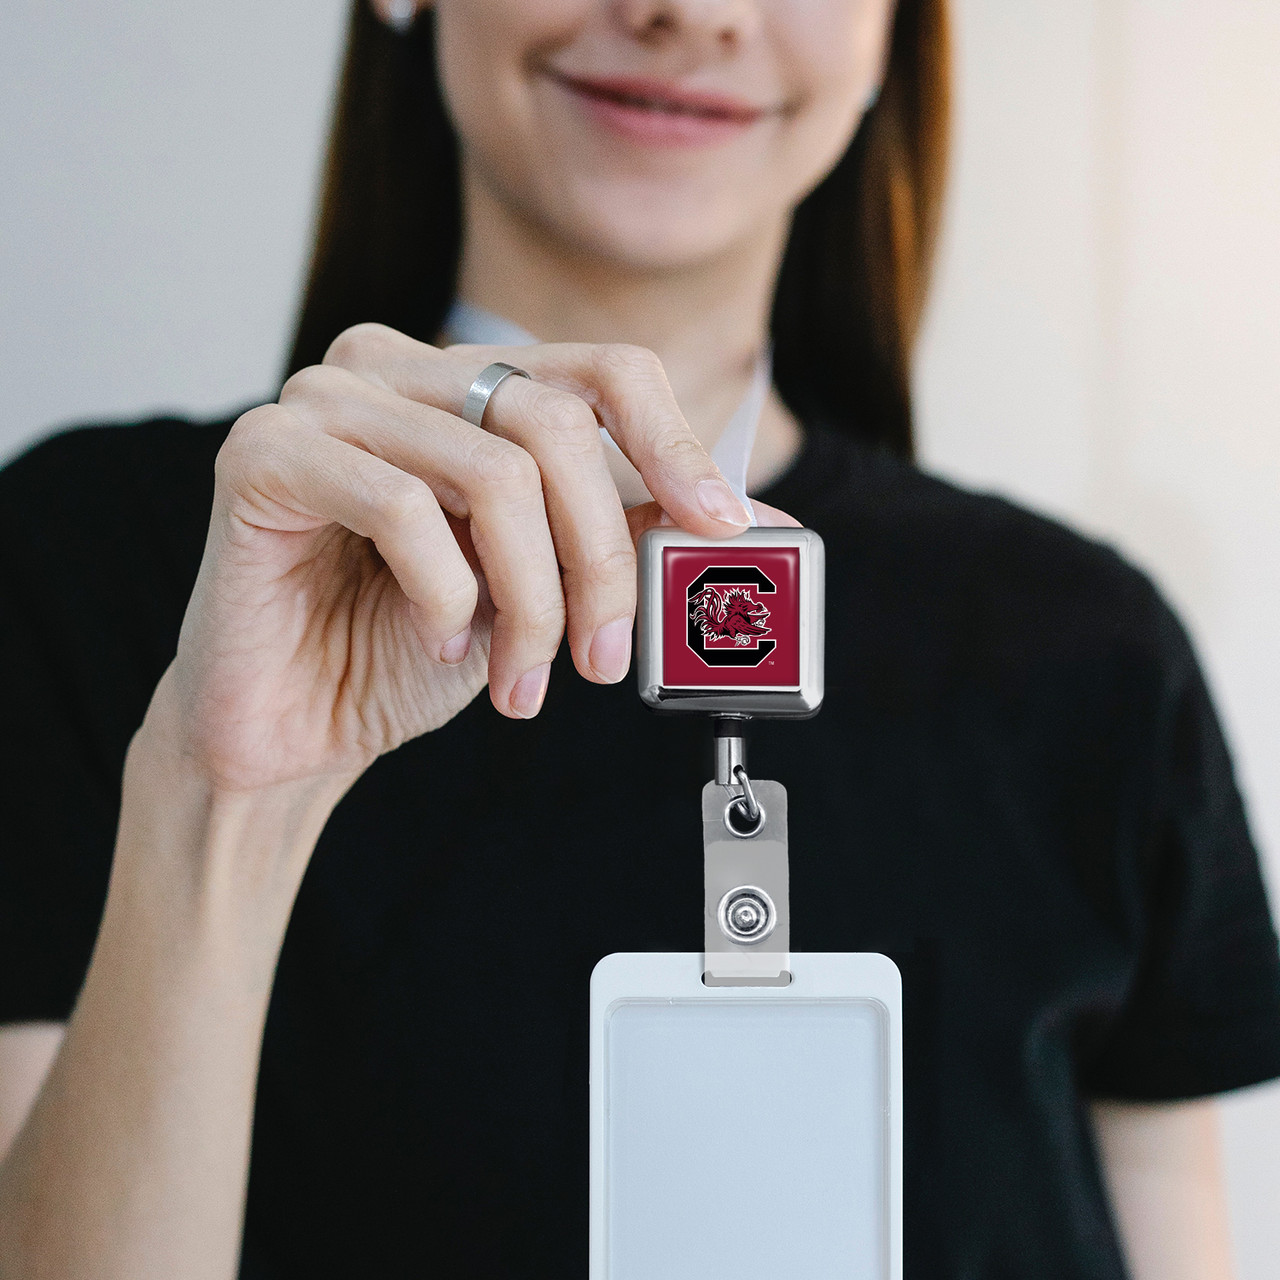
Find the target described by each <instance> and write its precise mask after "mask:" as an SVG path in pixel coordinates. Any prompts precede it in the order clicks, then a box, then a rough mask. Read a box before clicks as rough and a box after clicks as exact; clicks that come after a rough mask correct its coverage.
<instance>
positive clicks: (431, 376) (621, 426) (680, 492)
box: [325, 325, 751, 538]
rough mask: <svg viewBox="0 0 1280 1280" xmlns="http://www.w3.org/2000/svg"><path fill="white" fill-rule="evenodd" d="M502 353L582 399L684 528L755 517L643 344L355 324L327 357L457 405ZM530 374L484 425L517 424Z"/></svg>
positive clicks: (505, 387)
mask: <svg viewBox="0 0 1280 1280" xmlns="http://www.w3.org/2000/svg"><path fill="white" fill-rule="evenodd" d="M498 359H504V360H508V361H510V362H511V363H514V364H517V365H519V366H520V367H521V368H523V369H526V370H528V372H529V373H530V374H531V375H532V376H533V378H534V379H535V380H536V381H538V382H542V383H546V384H549V385H551V386H554V387H559V388H560V389H561V390H563V391H568V392H571V393H572V394H573V395H575V396H577V397H579V398H580V399H581V400H583V401H584V402H585V403H586V405H587V406H588V408H589V409H591V411H592V414H593V416H594V417H595V418H596V419H597V420H598V422H599V423H600V425H602V426H603V427H604V428H605V429H606V430H607V431H608V432H609V434H610V435H611V436H612V437H613V438H614V440H615V441H617V443H618V445H619V447H620V448H621V449H622V451H623V453H625V454H626V456H627V457H628V459H629V460H630V461H631V463H632V465H633V466H635V468H636V469H637V470H638V471H639V472H640V474H641V476H642V477H643V479H644V481H645V484H646V485H647V486H648V488H649V492H650V493H651V494H653V496H654V498H655V499H656V500H657V501H658V502H659V503H661V505H662V507H663V508H664V509H665V510H666V511H668V512H669V513H670V514H671V516H672V518H673V519H674V520H675V522H676V523H677V524H679V525H680V526H681V528H684V529H688V530H689V532H690V533H697V534H701V535H703V536H705V537H711V538H724V537H730V536H732V535H733V534H735V533H740V532H741V531H742V530H743V529H745V528H746V527H747V526H748V525H749V524H750V522H751V518H750V515H749V514H748V513H747V511H746V510H745V509H744V508H743V506H742V504H741V503H740V502H739V501H738V499H737V498H736V497H735V496H734V494H733V491H732V490H731V489H730V488H729V486H728V484H727V483H726V482H725V479H724V476H723V475H722V474H721V473H720V470H719V468H718V467H717V466H716V465H715V463H714V462H712V460H711V457H710V455H709V454H708V453H707V451H706V450H705V449H704V448H703V447H702V445H701V443H700V442H699V441H698V438H697V437H696V436H695V435H694V434H693V432H692V430H691V429H690V427H689V424H688V423H687V422H686V421H685V419H684V415H683V414H682V413H681V412H680V409H679V406H678V405H677V404H676V401H675V396H674V394H673V393H672V391H671V385H670V383H669V382H668V381H667V376H666V373H665V372H664V371H663V368H662V362H661V361H660V360H659V359H658V357H657V356H656V355H655V354H654V353H653V352H652V351H650V350H648V349H647V348H645V347H638V346H632V345H629V344H625V343H603V344H601V343H548V344H540V345H537V346H532V347H520V348H507V347H483V346H454V347H448V348H445V349H444V350H441V349H440V348H438V347H433V346H430V345H429V344H427V343H422V342H417V341H415V340H414V339H412V338H409V337H407V336H406V335H404V334H402V333H398V332H397V331H395V330H394V329H389V328H387V327H386V326H383V325H356V326H354V327H353V328H352V329H348V330H346V331H345V332H344V333H342V334H341V335H339V337H338V338H337V339H335V341H334V343H333V344H332V346H331V347H330V348H329V351H328V353H327V354H326V356H325V362H326V364H340V365H342V366H343V367H345V368H348V369H350V370H352V371H353V372H355V373H358V374H359V375H360V376H361V377H364V378H366V379H369V380H370V381H377V382H381V383H382V385H384V386H386V387H388V388H389V389H391V390H394V391H396V392H397V394H399V395H402V396H406V397H408V398H409V399H413V400H418V401H420V402H422V403H426V404H434V405H437V406H438V407H441V408H445V409H447V410H449V411H450V412H452V413H455V414H456V413H458V412H460V411H461V406H462V402H463V399H464V398H465V396H466V392H467V388H468V387H469V386H470V385H471V382H472V380H473V379H474V378H475V376H476V374H477V373H479V372H480V370H481V369H482V368H483V367H484V366H485V365H486V364H488V363H489V362H490V361H492V360H498ZM523 382H524V380H523V379H517V378H508V379H507V380H506V381H505V382H503V384H502V385H501V386H500V387H499V388H498V389H497V391H495V392H494V394H493V397H492V399H491V400H490V402H489V407H488V409H487V411H486V414H485V422H484V425H485V427H486V428H487V429H489V430H495V431H499V432H503V433H508V432H511V431H514V430H516V429H517V427H518V409H517V405H518V404H519V403H520V395H521V391H522V386H521V384H522V383H523ZM504 393H505V394H504Z"/></svg>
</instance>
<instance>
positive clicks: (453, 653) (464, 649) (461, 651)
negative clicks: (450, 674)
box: [440, 624, 471, 667]
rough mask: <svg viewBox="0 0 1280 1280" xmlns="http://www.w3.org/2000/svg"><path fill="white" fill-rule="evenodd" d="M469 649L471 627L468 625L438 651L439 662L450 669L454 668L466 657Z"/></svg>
mask: <svg viewBox="0 0 1280 1280" xmlns="http://www.w3.org/2000/svg"><path fill="white" fill-rule="evenodd" d="M470 649H471V627H470V625H469V624H468V625H467V626H465V627H463V629H462V630H461V631H459V632H458V634H457V635H456V636H454V637H453V639H452V640H448V641H446V642H445V644H444V647H443V648H442V649H441V650H440V661H441V662H447V663H448V664H449V665H450V666H451V667H456V666H457V665H458V663H460V662H461V661H462V660H463V658H465V657H466V656H467V654H468V652H470Z"/></svg>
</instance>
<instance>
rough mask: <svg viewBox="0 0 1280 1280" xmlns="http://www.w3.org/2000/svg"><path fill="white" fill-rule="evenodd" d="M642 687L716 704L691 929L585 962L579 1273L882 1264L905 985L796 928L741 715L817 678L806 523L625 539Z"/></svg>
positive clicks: (713, 1272)
mask: <svg viewBox="0 0 1280 1280" xmlns="http://www.w3.org/2000/svg"><path fill="white" fill-rule="evenodd" d="M639 551H640V565H641V591H640V608H639V617H638V644H637V666H638V670H639V675H640V691H641V696H642V697H643V698H644V700H645V701H646V702H647V703H648V704H649V705H650V706H652V707H653V708H654V709H655V710H659V711H664V712H673V711H701V712H704V713H708V714H710V715H712V716H714V717H715V719H716V739H715V748H716V750H715V778H714V780H713V781H711V782H709V783H707V785H706V786H705V787H704V788H703V792H702V828H703V854H704V857H703V902H702V911H701V920H700V921H699V920H698V918H697V914H696V912H695V911H694V910H693V909H692V908H693V904H690V907H691V910H690V932H691V935H692V936H698V934H700V935H701V942H702V950H701V951H692V950H691V951H681V952H657V953H651V954H647V953H618V954H614V955H607V956H605V957H604V958H603V959H602V960H601V961H600V962H599V963H598V964H597V965H596V968H595V971H594V972H593V974H592V977H591V1027H590V1054H591V1060H590V1108H591V1110H590V1151H591V1179H590V1273H589V1280H748V1278H750V1280H756V1278H759V1280H766V1278H768V1280H774V1278H775V1277H776V1278H778V1280H900V1277H901V1274H902V1220H901V1215H902V1030H901V1028H902V1017H901V1009H902V1001H901V987H900V979H899V975H898V970H897V968H896V967H895V966H894V964H893V962H892V961H890V960H889V959H887V958H886V957H884V956H881V955H876V954H873V953H861V952H848V953H844V952H840V953H832V952H817V953H815V952H793V951H792V950H791V924H792V922H791V914H790V883H789V866H788V856H787V841H788V833H787V794H786V789H785V788H784V787H783V786H782V784H781V783H778V782H773V781H767V780H761V779H753V778H751V777H750V776H749V775H748V773H747V770H746V745H745V741H746V740H745V733H746V725H747V722H748V721H749V720H750V719H751V718H753V717H758V716H768V717H773V718H793V717H805V716H809V715H813V714H814V713H815V712H816V711H817V710H818V707H819V706H820V704H821V701H822V593H823V583H822V543H821V539H819V538H818V536H817V535H816V534H815V533H813V532H812V531H810V530H806V529H777V528H772V529H751V530H748V531H747V532H746V533H744V534H742V535H740V536H739V537H737V538H733V539H729V540H727V541H713V540H711V539H702V538H696V537H693V536H692V535H688V534H685V533H683V532H681V531H680V530H677V529H665V528H660V529H656V530H651V531H649V532H648V533H646V534H645V535H644V537H643V538H642V539H641V541H640V548H639Z"/></svg>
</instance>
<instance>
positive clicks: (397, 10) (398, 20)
mask: <svg viewBox="0 0 1280 1280" xmlns="http://www.w3.org/2000/svg"><path fill="white" fill-rule="evenodd" d="M386 15H387V17H386V21H387V26H389V27H390V28H391V30H392V31H394V32H395V33H396V34H397V35H404V33H405V32H406V31H408V30H409V28H410V27H411V26H413V20H414V18H416V17H417V16H418V6H417V4H416V3H415V2H414V0H387V8H386Z"/></svg>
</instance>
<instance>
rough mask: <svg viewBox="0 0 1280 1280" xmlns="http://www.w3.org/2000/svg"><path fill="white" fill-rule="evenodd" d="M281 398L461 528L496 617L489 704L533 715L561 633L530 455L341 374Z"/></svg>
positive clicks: (296, 381)
mask: <svg viewBox="0 0 1280 1280" xmlns="http://www.w3.org/2000/svg"><path fill="white" fill-rule="evenodd" d="M280 398H281V404H284V405H287V406H288V408H289V409H290V411H291V412H293V413H294V414H296V415H297V416H298V417H299V418H300V419H301V420H302V421H304V422H305V423H307V424H308V425H309V426H310V427H312V428H313V429H314V430H315V431H316V432H317V433H318V434H326V433H327V435H329V436H336V437H339V438H341V439H342V440H343V441H344V442H346V443H348V444H349V445H354V446H358V447H359V448H360V449H361V450H368V451H369V452H370V453H371V454H374V455H376V456H377V457H379V458H381V459H383V460H385V461H386V462H387V463H389V464H391V465H392V466H394V467H395V468H398V469H400V470H401V471H403V472H404V473H406V474H408V475H411V476H413V477H414V478H415V479H416V480H417V481H418V482H419V483H425V486H427V487H429V488H430V489H431V490H433V491H434V493H435V495H436V497H437V498H438V499H439V502H440V504H441V505H442V506H443V507H444V509H445V510H446V511H448V512H449V513H450V514H451V515H453V516H455V517H461V518H466V519H467V520H468V522H469V532H470V541H471V544H472V547H473V549H474V553H475V556H476V558H477V560H478V562H479V564H480V566H481V568H482V570H483V574H484V580H485V584H486V587H487V590H488V594H489V597H490V599H491V602H492V605H493V609H494V616H493V634H492V639H491V643H490V648H489V694H490V698H491V699H492V700H493V704H494V706H495V707H496V708H497V709H498V710H499V711H501V712H503V714H506V715H512V716H518V717H528V716H532V715H534V714H536V713H537V711H538V709H539V707H540V706H541V704H542V698H543V695H544V694H545V692H546V685H547V678H548V676H549V674H550V666H551V661H552V659H553V658H554V657H555V654H556V650H557V649H558V648H559V647H560V641H561V638H562V636H563V634H564V626H565V601H564V593H563V591H562V587H561V579H560V569H559V565H558V563H557V560H556V548H555V544H554V543H553V541H552V536H551V530H550V528H549V525H548V518H547V512H546V509H545V505H544V502H543V488H542V476H541V473H540V471H539V468H538V464H537V462H536V461H535V460H534V459H533V457H532V456H531V455H530V454H529V453H527V452H526V451H525V450H523V449H521V448H518V447H517V446H516V445H514V444H511V443H509V442H508V441H506V440H502V439H500V438H498V437H497V436H494V435H492V434H490V433H488V432H484V431H479V430H477V429H476V428H474V427H471V426H470V425H469V424H467V423H464V422H462V421H460V420H459V419H458V418H456V417H454V416H453V415H451V414H448V413H446V412H444V411H443V410H440V409H436V408H434V407H433V406H429V405H420V404H416V403H414V402H412V401H409V400H406V399H404V398H403V397H400V396H396V395H394V394H393V393H391V392H389V391H385V390H383V389H381V388H380V387H377V386H373V385H371V384H369V383H367V382H365V381H364V380H363V379H360V378H358V377H356V376H355V375H354V374H352V373H350V372H348V371H347V370H345V369H341V368H336V367H333V368H324V367H313V368H310V369H306V370H303V371H302V372H301V373H299V374H295V375H294V377H292V378H290V380H289V382H288V383H286V385H285V388H284V389H283V391H282V392H281V397H280ZM624 536H625V534H624ZM455 546H456V541H455Z"/></svg>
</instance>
